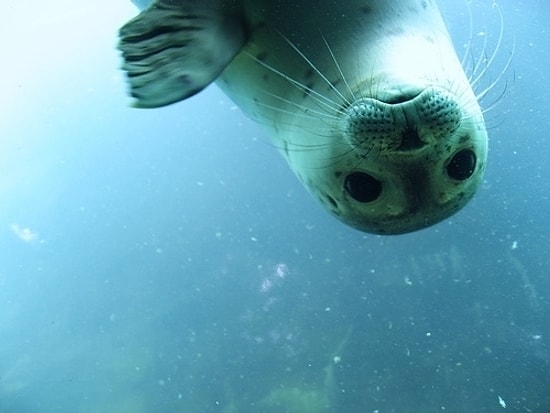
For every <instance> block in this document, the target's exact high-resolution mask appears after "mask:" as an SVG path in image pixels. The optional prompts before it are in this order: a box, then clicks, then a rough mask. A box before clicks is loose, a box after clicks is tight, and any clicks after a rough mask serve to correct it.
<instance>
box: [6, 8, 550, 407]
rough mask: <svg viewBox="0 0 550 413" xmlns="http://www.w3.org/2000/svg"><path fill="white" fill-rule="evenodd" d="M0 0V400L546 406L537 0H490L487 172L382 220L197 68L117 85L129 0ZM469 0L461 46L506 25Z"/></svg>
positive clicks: (545, 52)
mask: <svg viewBox="0 0 550 413" xmlns="http://www.w3.org/2000/svg"><path fill="white" fill-rule="evenodd" d="M11 3H13V4H11ZM11 3H10V5H5V6H4V16H3V17H4V19H3V20H4V23H2V28H1V29H0V32H1V34H2V35H1V36H0V46H1V50H2V54H3V60H2V61H3V65H2V66H3V68H2V76H1V79H0V85H1V89H0V90H2V93H1V94H0V105H1V108H2V116H1V118H0V142H1V150H0V171H1V174H0V199H1V202H0V413H39V412H40V413H43V412H48V413H51V412H56V413H153V412H163V413H178V412H181V413H217V412H219V413H237V412H238V413H419V412H421V413H425V412H427V413H431V412H434V413H435V412H446V413H449V412H450V413H465V412H476V413H493V412H501V411H503V408H504V406H506V410H505V411H511V412H529V413H548V412H550V274H549V271H550V270H549V268H550V253H549V245H550V215H549V211H550V199H549V194H550V180H549V176H550V161H549V155H550V141H549V140H548V125H549V124H550V121H549V116H550V115H549V113H550V75H549V71H548V67H549V66H550V49H549V48H548V41H549V37H550V24H549V23H548V22H550V5H548V4H547V2H545V1H542V0H537V1H527V0H523V1H512V0H505V1H504V0H503V1H499V4H500V8H501V10H502V14H503V16H504V34H503V42H502V45H501V46H500V49H499V50H498V54H497V58H496V60H495V62H494V63H493V64H491V66H490V67H489V68H488V69H487V71H486V73H485V75H484V77H483V81H482V82H481V83H482V84H481V85H480V86H479V87H480V88H483V87H484V86H487V85H489V84H491V83H492V82H493V81H494V80H496V79H497V78H498V76H499V74H500V73H501V71H502V69H503V67H504V66H505V65H506V61H507V60H508V57H509V55H510V53H511V51H512V49H515V51H514V57H513V62H512V64H511V66H510V67H509V68H508V70H507V72H506V74H505V76H504V77H503V78H502V79H500V80H499V81H498V82H497V84H496V85H495V86H494V88H493V90H492V91H491V93H490V94H489V96H488V97H487V98H486V99H485V100H484V101H483V102H482V104H483V106H484V107H485V108H489V110H488V112H487V113H486V119H487V123H488V127H489V134H490V154H489V167H488V171H487V174H486V181H485V184H484V187H483V188H482V190H481V191H480V192H479V193H478V195H477V196H476V197H475V199H474V200H473V202H472V203H471V204H469V205H468V206H467V207H466V208H465V209H464V210H463V211H461V212H460V213H459V214H457V215H456V216H454V217H452V219H450V220H447V221H446V222H443V223H441V224H439V225H437V226H435V227H433V228H429V229H427V230H424V231H421V232H418V233H414V234H410V235H403V236H398V237H379V236H373V235H367V234H362V233H359V232H357V231H355V230H352V229H349V228H347V227H345V226H344V225H342V224H340V223H339V222H337V221H336V220H335V219H333V218H332V217H330V216H329V215H328V214H327V213H326V212H325V211H323V210H322V209H321V208H320V207H319V206H318V205H317V203H316V201H315V200H314V199H313V198H312V197H310V195H308V194H307V193H306V191H305V189H304V188H302V186H301V185H300V184H299V182H298V181H297V179H296V178H295V177H294V176H293V175H292V173H291V172H290V170H289V169H288V167H287V165H286V164H285V162H284V160H283V159H282V158H281V157H280V156H279V155H278V153H277V151H276V150H275V149H274V148H273V147H272V146H271V145H270V143H269V141H268V140H267V138H266V134H265V133H264V131H263V129H262V128H261V126H259V125H256V124H253V123H252V122H251V121H249V120H247V119H246V118H245V117H244V116H243V115H242V114H241V113H240V112H239V110H237V109H236V108H235V107H234V105H233V104H232V103H231V102H230V101H229V100H228V99H227V98H226V97H225V96H224V95H223V94H222V93H221V92H220V91H219V90H218V89H217V88H216V87H211V88H209V89H207V90H206V91H205V92H204V93H201V94H199V95H197V96H196V97H194V98H192V99H190V100H188V101H186V102H183V103H179V104H176V105H172V106H170V107H166V108H163V109H160V110H150V111H145V110H137V109H132V108H129V107H128V106H129V105H128V104H129V99H128V97H127V96H126V94H125V91H126V85H125V83H124V79H123V75H122V73H121V72H120V71H119V70H118V67H119V66H120V59H119V56H118V54H117V52H116V50H115V44H116V31H117V28H118V27H119V25H121V24H122V23H123V22H124V21H126V20H127V19H128V18H129V17H131V16H132V15H134V14H135V10H134V8H133V7H132V5H131V4H130V1H129V0H117V1H116V2H115V1H112V0H98V1H94V2H92V3H93V4H90V5H80V3H79V2H75V1H72V0H71V1H69V0H60V1H58V2H57V4H46V3H47V2H39V1H37V0H32V1H31V2H11ZM19 3H21V4H19ZM77 3H78V4H77ZM115 3H120V4H116V5H115ZM445 3H447V2H445ZM453 3H454V4H453V5H452V6H450V5H449V4H444V5H443V6H445V7H444V8H443V10H442V11H443V14H444V17H445V18H446V20H447V22H448V24H449V28H450V31H451V33H452V35H453V38H454V40H455V41H456V46H457V50H458V53H459V55H463V54H464V53H465V52H464V50H465V47H464V45H465V44H466V43H468V36H469V34H470V29H469V20H470V19H469V17H468V11H467V5H466V2H463V1H459V2H453ZM473 3H474V4H473V5H472V6H471V10H472V16H473V32H472V34H473V40H472V44H473V52H472V55H473V56H475V58H474V60H479V56H483V57H484V56H485V55H484V54H483V53H482V49H483V44H484V41H485V40H484V39H485V38H487V50H488V51H489V54H490V52H491V51H492V50H494V48H495V45H496V42H497V38H498V35H499V32H500V28H501V26H500V23H499V17H498V13H497V12H496V10H495V9H494V8H492V7H491V5H490V2H486V1H481V0H475V1H474V2H473ZM514 45H515V46H514ZM466 61H467V62H468V61H469V62H470V63H467V64H466V65H467V67H468V66H469V67H470V68H471V65H472V63H471V59H468V58H467V59H466ZM503 92H504V94H503ZM502 95H503V96H502ZM495 103H496V104H495Z"/></svg>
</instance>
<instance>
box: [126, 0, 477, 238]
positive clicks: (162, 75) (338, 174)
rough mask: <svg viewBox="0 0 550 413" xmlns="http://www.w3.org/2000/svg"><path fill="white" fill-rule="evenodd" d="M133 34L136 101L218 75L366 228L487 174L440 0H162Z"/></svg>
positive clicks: (430, 214) (317, 185) (431, 219)
mask: <svg viewBox="0 0 550 413" xmlns="http://www.w3.org/2000/svg"><path fill="white" fill-rule="evenodd" d="M327 16H330V17H327ZM121 37H122V40H121V46H120V48H121V49H122V51H123V54H124V57H125V60H126V63H125V65H124V68H125V69H126V70H127V71H128V74H129V78H130V83H131V85H132V94H133V95H134V96H135V97H136V98H137V99H138V101H137V105H138V106H143V107H156V106H161V105H164V104H169V103H172V102H174V101H177V100H180V99H183V98H186V97H188V96H190V95H192V94H194V93H196V92H197V91H199V90H201V89H202V88H203V87H205V86H206V85H207V84H208V83H209V82H210V81H212V80H214V79H217V80H218V81H219V82H218V84H219V85H220V86H221V87H222V89H223V90H224V91H225V92H226V93H227V94H228V95H229V96H230V97H231V98H232V99H233V100H234V101H235V102H236V103H237V104H238V106H239V107H240V108H241V109H243V111H245V112H246V113H248V114H249V115H250V116H251V117H252V118H254V119H256V120H258V121H260V122H261V123H263V124H265V125H266V126H267V127H268V128H269V129H271V131H272V139H273V142H274V144H275V146H277V147H278V148H279V149H280V151H281V153H282V154H283V156H284V157H285V158H286V159H287V161H288V163H289V165H290V167H291V168H292V169H293V170H294V172H295V173H296V175H297V176H298V178H299V179H300V180H301V181H302V182H303V183H304V185H305V186H306V187H307V188H308V189H309V191H310V192H311V193H312V194H313V195H314V196H315V197H316V198H317V199H319V200H320V201H321V203H322V204H323V205H324V206H325V207H326V208H327V209H328V210H329V211H330V212H331V213H332V214H334V215H335V216H336V217H338V218H339V219H340V220H342V221H343V222H345V223H346V224H349V225H351V226H353V227H355V228H357V229H360V230H362V231H367V232H372V233H378V234H399V233H404V232H410V231H414V230H418V229H421V228H425V227H427V226H430V225H432V224H434V223H436V222H439V221H441V220H443V219H445V218H446V217H449V216H450V215H452V214H454V213H455V212H456V211H458V210H459V209H461V208H462V207H463V206H464V205H465V204H466V203H467V202H468V200H470V199H471V198H472V196H473V195H474V193H475V191H476V189H477V187H478V186H479V184H480V182H481V179H482V174H483V171H484V169H485V161H486V155H487V134H486V130H485V126H484V121H483V116H482V113H481V110H480V108H479V105H478V103H477V101H476V98H475V95H474V93H473V92H472V89H471V87H470V85H469V82H468V80H467V78H466V76H465V74H464V71H463V69H462V67H461V65H460V62H459V61H458V59H457V57H456V54H455V52H454V49H453V47H452V44H451V42H450V40H449V36H448V33H447V31H446V28H445V26H444V24H443V22H442V20H441V17H440V14H439V11H438V10H437V8H436V6H435V5H434V4H433V3H432V2H431V1H420V0H375V1H364V0H347V1H346V2H331V1H327V2H321V3H320V4H318V5H316V7H315V9H314V10H312V8H311V2H310V1H309V0H292V1H287V0H270V1H265V2H264V1H261V0H250V1H247V0H242V1H240V2H235V1H234V0H233V1H227V0H208V1H205V2H204V4H203V3H201V5H199V4H196V3H195V2H189V1H187V0H176V1H170V2H168V1H166V0H156V1H155V2H154V4H152V5H151V7H150V8H149V9H147V10H145V11H144V12H143V13H142V14H141V15H140V16H138V18H136V19H135V20H134V21H131V22H130V23H129V24H127V25H126V26H125V27H124V28H123V29H122V30H121ZM178 39H181V41H180V40H178Z"/></svg>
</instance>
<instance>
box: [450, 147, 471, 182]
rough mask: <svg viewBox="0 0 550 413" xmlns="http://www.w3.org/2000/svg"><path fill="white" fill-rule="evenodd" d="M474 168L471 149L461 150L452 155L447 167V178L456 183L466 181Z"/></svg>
mask: <svg viewBox="0 0 550 413" xmlns="http://www.w3.org/2000/svg"><path fill="white" fill-rule="evenodd" d="M475 168H476V155H475V153H474V151H472V150H471V149H463V150H461V151H458V152H457V153H455V154H454V156H453V157H452V158H451V162H449V164H448V165H447V174H448V175H449V177H451V178H453V179H456V180H458V181H464V180H466V179H468V178H469V177H470V176H472V174H473V173H474V169H475Z"/></svg>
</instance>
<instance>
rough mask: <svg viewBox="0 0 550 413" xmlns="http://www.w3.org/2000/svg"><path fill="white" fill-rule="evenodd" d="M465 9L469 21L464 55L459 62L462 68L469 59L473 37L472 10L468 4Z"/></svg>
mask: <svg viewBox="0 0 550 413" xmlns="http://www.w3.org/2000/svg"><path fill="white" fill-rule="evenodd" d="M467 9H468V20H469V26H470V31H469V32H468V33H469V35H468V41H467V42H466V50H464V55H463V56H462V59H461V60H460V64H461V66H462V67H463V68H466V64H467V63H468V59H469V58H470V57H471V56H470V53H471V51H472V41H473V36H474V18H473V16H472V8H471V7H470V4H469V3H468V7H467Z"/></svg>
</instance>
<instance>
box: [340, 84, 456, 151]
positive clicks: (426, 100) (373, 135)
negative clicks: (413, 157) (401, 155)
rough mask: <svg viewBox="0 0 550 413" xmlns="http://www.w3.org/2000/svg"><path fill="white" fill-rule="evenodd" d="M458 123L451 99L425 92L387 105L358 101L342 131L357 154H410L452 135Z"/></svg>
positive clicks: (371, 100)
mask: <svg viewBox="0 0 550 413" xmlns="http://www.w3.org/2000/svg"><path fill="white" fill-rule="evenodd" d="M461 119H462V112H461V110H460V107H459V105H458V103H457V102H456V100H455V99H454V98H453V96H452V95H450V94H449V93H448V92H446V91H444V90H442V89H437V88H428V89H426V90H424V91H423V92H421V93H419V94H416V95H414V96H412V97H410V96H401V97H400V98H397V97H396V98H394V99H393V100H392V101H391V103H390V101H387V100H386V101H381V100H378V99H374V98H362V99H360V100H358V101H357V102H355V103H354V104H353V105H351V106H350V107H349V108H348V109H347V110H346V116H345V117H344V128H343V129H344V136H345V138H346V140H347V142H348V143H349V144H351V145H352V146H353V147H354V148H357V149H358V150H364V151H366V152H370V151H372V150H375V151H376V150H377V151H388V150H394V151H410V150H415V149H419V148H421V147H423V146H424V145H426V144H430V143H433V142H435V141H437V140H441V139H444V138H445V137H446V136H449V135H450V134H452V133H454V131H456V130H457V129H458V127H459V126H460V123H461Z"/></svg>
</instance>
